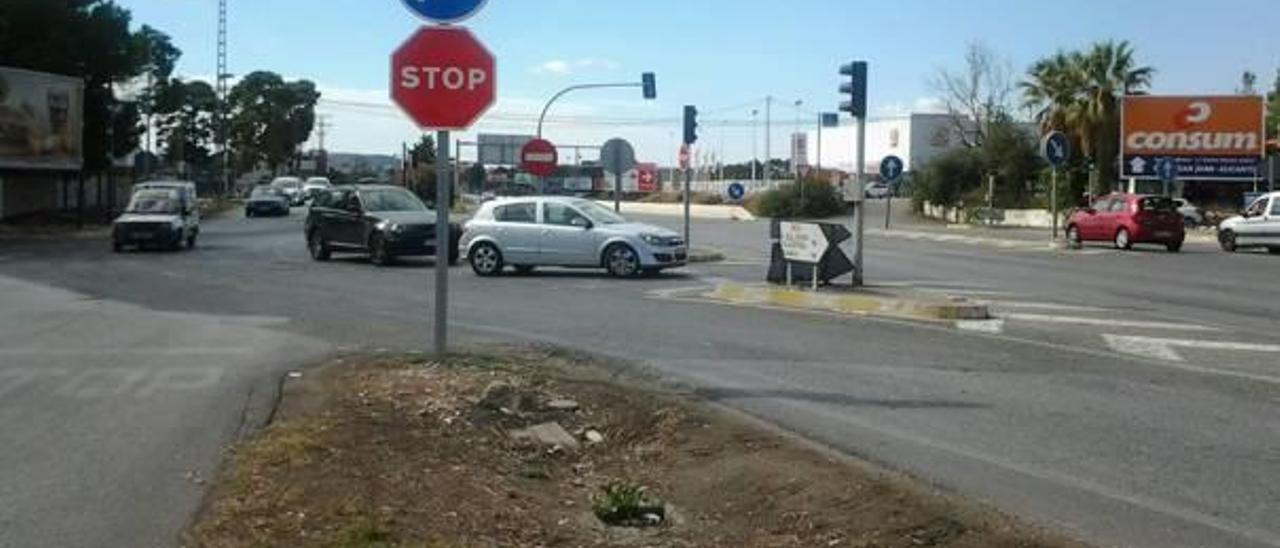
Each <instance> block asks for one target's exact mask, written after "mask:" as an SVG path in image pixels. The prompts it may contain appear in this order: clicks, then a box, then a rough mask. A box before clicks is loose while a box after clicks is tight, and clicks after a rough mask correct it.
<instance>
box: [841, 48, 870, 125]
mask: <svg viewBox="0 0 1280 548" xmlns="http://www.w3.org/2000/svg"><path fill="white" fill-rule="evenodd" d="M840 75H841V76H847V77H848V78H849V81H848V82H845V83H843V84H840V94H841V95H846V96H848V98H849V100H847V101H842V102H841V103H840V111H841V112H848V113H849V114H850V115H852V116H853V117H855V118H864V117H866V115H867V62H866V61H854V62H852V63H849V64H847V65H844V66H842V67H840Z"/></svg>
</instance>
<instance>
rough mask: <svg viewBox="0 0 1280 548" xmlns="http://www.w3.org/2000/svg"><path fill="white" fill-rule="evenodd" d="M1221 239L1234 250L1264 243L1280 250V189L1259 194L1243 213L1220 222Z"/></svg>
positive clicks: (1269, 247) (1223, 246)
mask: <svg viewBox="0 0 1280 548" xmlns="http://www.w3.org/2000/svg"><path fill="white" fill-rule="evenodd" d="M1218 243H1219V244H1221V245H1222V249H1223V250H1225V251H1229V252H1234V251H1236V250H1237V249H1241V248H1246V247H1265V248H1267V251H1269V252H1271V253H1272V254H1280V192H1271V193H1267V194H1263V195H1262V196H1259V197H1258V199H1256V200H1254V201H1253V203H1252V204H1250V205H1249V207H1247V208H1245V210H1244V214H1243V215H1239V216H1236V217H1232V218H1230V219H1227V220H1225V221H1222V224H1220V225H1218Z"/></svg>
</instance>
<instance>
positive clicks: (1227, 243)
mask: <svg viewBox="0 0 1280 548" xmlns="http://www.w3.org/2000/svg"><path fill="white" fill-rule="evenodd" d="M1218 245H1220V246H1222V250H1223V251H1226V252H1227V253H1235V252H1236V250H1237V249H1239V246H1237V245H1236V233H1235V232H1232V231H1230V230H1223V231H1222V232H1219V233H1218Z"/></svg>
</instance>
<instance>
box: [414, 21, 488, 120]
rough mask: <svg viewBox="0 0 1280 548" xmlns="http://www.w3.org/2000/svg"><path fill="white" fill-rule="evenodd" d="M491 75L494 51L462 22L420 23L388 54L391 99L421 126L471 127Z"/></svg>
mask: <svg viewBox="0 0 1280 548" xmlns="http://www.w3.org/2000/svg"><path fill="white" fill-rule="evenodd" d="M496 79H497V72H496V71H495V70H494V61H493V55H491V54H490V53H489V50H487V49H485V47H484V45H483V44H481V43H480V42H479V41H478V40H476V37H475V36H473V35H472V34H471V31H469V30H467V29H465V28H463V27H455V26H431V27H423V28H421V29H419V30H418V32H416V33H414V35H413V36H412V37H411V38H409V40H408V41H407V42H405V43H404V45H402V46H400V49H397V50H396V52H395V53H393V54H391V100H393V101H395V102H396V104H398V105H400V108H401V109H403V110H404V111H405V113H407V114H408V115H409V117H410V118H413V120H414V121H415V122H417V123H418V125H419V126H421V127H423V128H424V129H437V130H455V129H456V130H462V129H467V128H468V127H470V126H471V124H472V123H474V122H475V121H476V119H477V118H479V117H480V115H481V114H484V112H485V111H486V110H489V107H490V106H491V105H493V101H494V88H495V87H496V86H495V80H496Z"/></svg>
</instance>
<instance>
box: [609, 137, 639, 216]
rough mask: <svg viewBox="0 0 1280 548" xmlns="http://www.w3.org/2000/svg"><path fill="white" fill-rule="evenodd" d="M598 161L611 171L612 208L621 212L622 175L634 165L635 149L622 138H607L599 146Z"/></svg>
mask: <svg viewBox="0 0 1280 548" xmlns="http://www.w3.org/2000/svg"><path fill="white" fill-rule="evenodd" d="M600 163H601V164H602V167H604V169H605V171H608V172H611V173H613V210H614V211H616V212H622V175H623V174H624V173H626V172H628V171H631V170H632V169H634V168H635V167H636V151H635V149H634V148H631V143H628V142H627V141H626V140H623V139H609V140H608V141H606V142H605V143H604V146H603V147H601V148H600Z"/></svg>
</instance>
